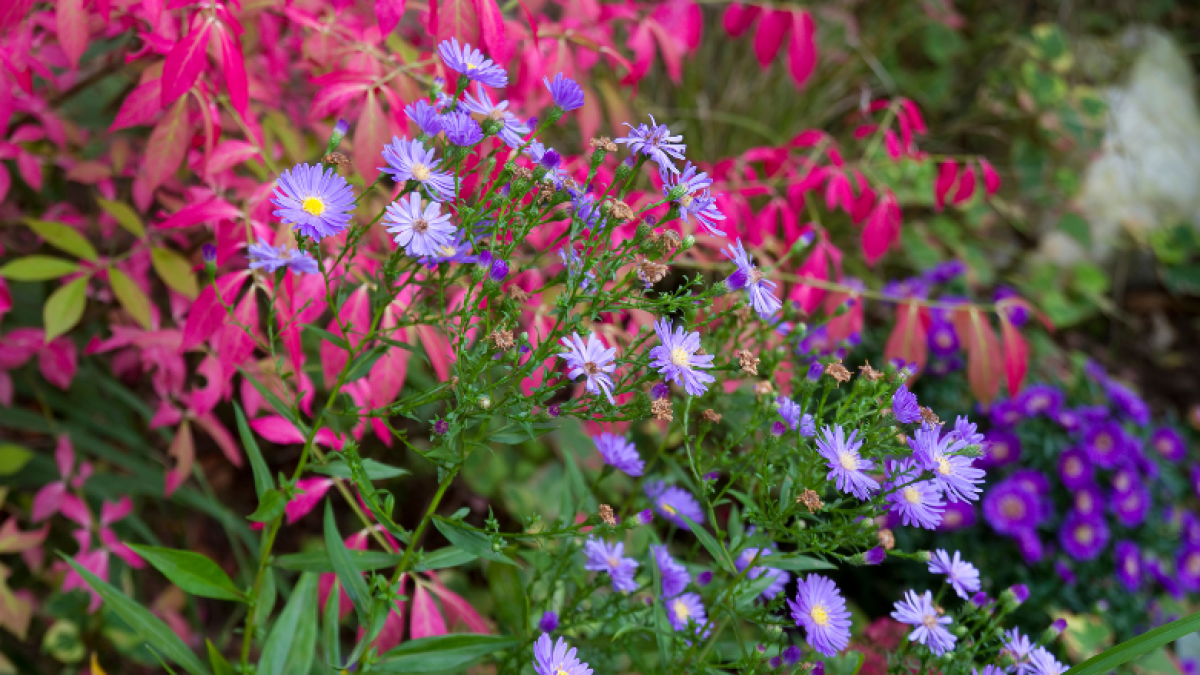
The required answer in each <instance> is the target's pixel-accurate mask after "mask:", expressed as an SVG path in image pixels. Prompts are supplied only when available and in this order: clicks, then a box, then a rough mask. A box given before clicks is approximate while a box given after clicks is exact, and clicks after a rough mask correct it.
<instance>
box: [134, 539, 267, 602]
mask: <svg viewBox="0 0 1200 675" xmlns="http://www.w3.org/2000/svg"><path fill="white" fill-rule="evenodd" d="M129 548H131V549H133V550H134V551H135V552H137V554H138V555H140V556H142V557H143V558H145V559H146V561H147V562H149V563H150V564H151V565H153V566H154V568H155V569H157V570H158V571H159V572H162V574H163V576H164V577H166V578H167V580H169V581H170V582H171V583H173V584H175V585H176V586H178V587H179V588H180V589H181V590H183V591H184V592H186V593H190V594H192V595H199V596H201V597H204V598H217V599H218V600H244V599H245V598H244V596H243V595H242V593H241V591H239V590H237V588H235V587H234V585H233V581H232V580H231V579H230V578H229V575H227V574H225V570H223V569H221V568H220V567H218V566H217V564H216V563H215V562H213V561H212V560H209V559H208V558H207V557H206V556H203V555H201V554H199V553H193V552H192V551H179V550H176V549H170V548H160V547H157V546H138V545H136V544H130V545H129Z"/></svg>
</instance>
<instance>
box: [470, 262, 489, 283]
mask: <svg viewBox="0 0 1200 675" xmlns="http://www.w3.org/2000/svg"><path fill="white" fill-rule="evenodd" d="M485 276H487V267H486V266H484V265H476V266H475V267H473V268H472V269H471V281H474V282H475V283H479V282H480V281H483V278H484V277H485Z"/></svg>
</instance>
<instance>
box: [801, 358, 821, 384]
mask: <svg viewBox="0 0 1200 675" xmlns="http://www.w3.org/2000/svg"><path fill="white" fill-rule="evenodd" d="M824 372H825V364H823V363H821V362H820V361H813V362H812V363H810V364H809V365H808V374H807V375H805V377H807V378H808V380H809V381H810V382H816V381H817V380H819V379H821V374H822V373H824Z"/></svg>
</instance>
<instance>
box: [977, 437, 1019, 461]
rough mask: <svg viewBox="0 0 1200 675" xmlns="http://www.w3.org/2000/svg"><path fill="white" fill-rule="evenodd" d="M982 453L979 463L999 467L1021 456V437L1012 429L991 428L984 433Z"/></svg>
mask: <svg viewBox="0 0 1200 675" xmlns="http://www.w3.org/2000/svg"><path fill="white" fill-rule="evenodd" d="M984 438H986V441H985V442H984V445H983V447H984V455H983V457H980V458H979V463H980V464H982V465H984V466H986V467H988V468H992V469H994V468H999V467H1002V466H1006V465H1008V464H1012V463H1013V462H1016V461H1017V460H1018V459H1020V458H1021V439H1020V438H1019V437H1018V436H1017V435H1016V434H1015V433H1013V432H1012V431H1008V430H1005V429H992V430H990V431H988V432H987V434H984Z"/></svg>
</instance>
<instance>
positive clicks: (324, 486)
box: [284, 476, 333, 525]
mask: <svg viewBox="0 0 1200 675" xmlns="http://www.w3.org/2000/svg"><path fill="white" fill-rule="evenodd" d="M331 487H333V479H331V478H325V477H323V476H314V477H311V478H301V479H300V480H298V481H296V490H297V492H296V496H295V497H292V499H291V501H289V502H288V503H287V506H286V507H284V512H285V513H286V514H287V522H288V524H289V525H291V524H292V523H294V522H296V521H297V520H300V519H301V518H303V517H304V516H306V515H308V513H309V512H310V511H312V510H313V509H315V508H316V507H317V504H319V503H321V499H322V498H323V497H324V496H325V493H326V492H329V488H331Z"/></svg>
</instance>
